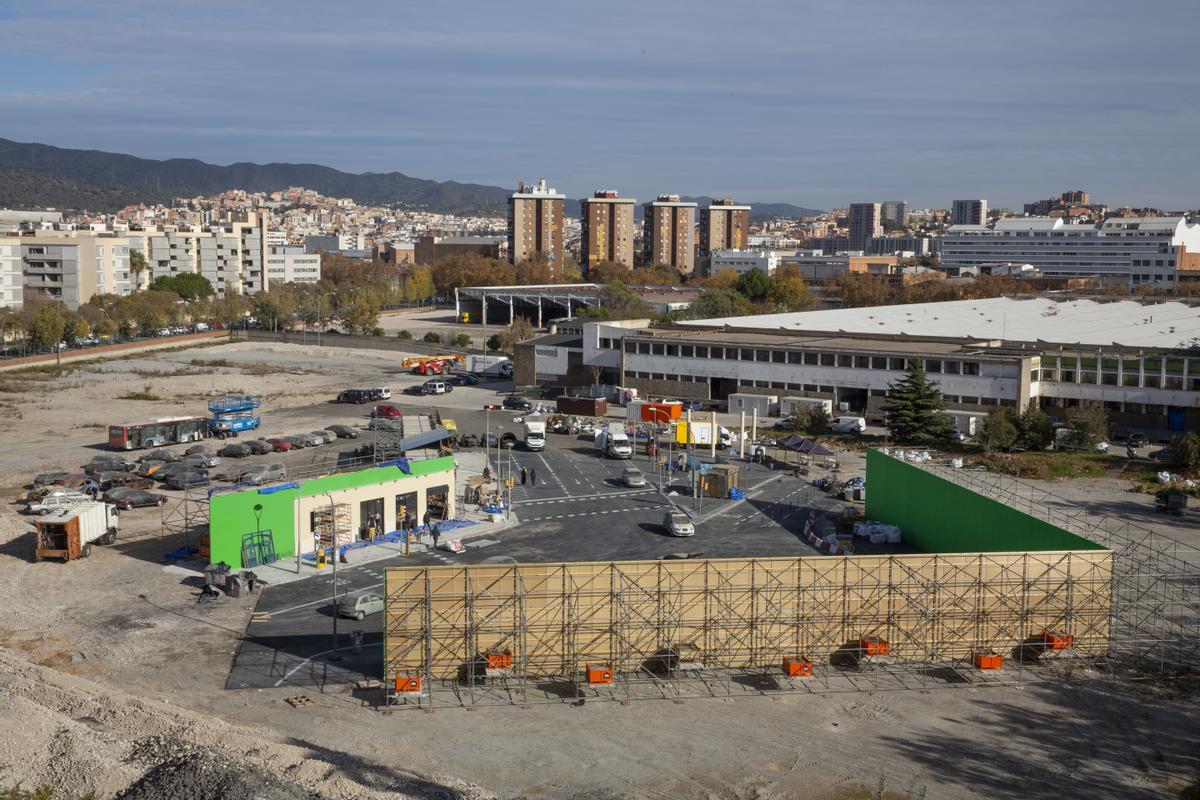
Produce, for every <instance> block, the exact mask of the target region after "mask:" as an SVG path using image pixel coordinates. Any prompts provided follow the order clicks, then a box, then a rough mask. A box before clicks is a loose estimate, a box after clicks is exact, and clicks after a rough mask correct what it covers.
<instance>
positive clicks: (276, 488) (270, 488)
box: [258, 483, 300, 494]
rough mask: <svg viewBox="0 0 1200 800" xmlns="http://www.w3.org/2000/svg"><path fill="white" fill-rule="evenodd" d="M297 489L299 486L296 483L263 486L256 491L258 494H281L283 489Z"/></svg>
mask: <svg viewBox="0 0 1200 800" xmlns="http://www.w3.org/2000/svg"><path fill="white" fill-rule="evenodd" d="M299 488H300V484H298V483H280V484H278V485H276V486H264V487H262V488H261V489H259V490H258V493H259V494H275V493H276V492H282V491H283V490H284V489H299Z"/></svg>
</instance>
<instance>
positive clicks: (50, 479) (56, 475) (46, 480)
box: [33, 472, 71, 486]
mask: <svg viewBox="0 0 1200 800" xmlns="http://www.w3.org/2000/svg"><path fill="white" fill-rule="evenodd" d="M70 474H71V473H69V472H43V473H42V474H40V475H35V476H34V477H33V485H34V486H53V485H54V484H56V483H62V482H63V481H65V480H66V479H67V476H68V475H70Z"/></svg>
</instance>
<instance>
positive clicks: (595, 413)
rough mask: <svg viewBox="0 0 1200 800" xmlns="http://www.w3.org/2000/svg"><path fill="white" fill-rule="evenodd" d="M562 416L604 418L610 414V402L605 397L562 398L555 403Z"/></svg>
mask: <svg viewBox="0 0 1200 800" xmlns="http://www.w3.org/2000/svg"><path fill="white" fill-rule="evenodd" d="M554 403H555V406H556V407H557V410H558V413H560V414H572V415H574V416H576V417H603V416H605V415H606V414H608V401H607V400H605V399H604V398H603V397H566V396H563V397H560V398H558V399H557V400H555V401H554Z"/></svg>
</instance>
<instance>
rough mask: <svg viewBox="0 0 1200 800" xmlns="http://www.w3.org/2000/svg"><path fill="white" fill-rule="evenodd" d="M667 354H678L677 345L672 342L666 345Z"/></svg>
mask: <svg viewBox="0 0 1200 800" xmlns="http://www.w3.org/2000/svg"><path fill="white" fill-rule="evenodd" d="M667 355H669V356H678V355H679V346H678V345H674V344H669V345H667Z"/></svg>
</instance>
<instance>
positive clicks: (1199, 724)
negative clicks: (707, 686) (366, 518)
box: [0, 343, 1200, 800]
mask: <svg viewBox="0 0 1200 800" xmlns="http://www.w3.org/2000/svg"><path fill="white" fill-rule="evenodd" d="M193 362H199V363H193ZM398 371H399V364H398V358H397V356H396V355H395V354H392V353H386V352H371V351H364V352H354V351H346V350H340V349H334V348H328V349H318V348H315V347H310V348H303V347H300V346H296V345H276V344H269V345H264V344H254V345H252V344H249V343H238V344H228V345H220V346H215V347H207V348H203V349H200V350H196V351H193V352H188V351H181V352H172V353H163V354H157V355H146V356H141V357H137V358H131V359H127V360H123V361H119V362H117V361H114V362H108V363H104V364H97V365H88V366H86V367H83V368H79V369H77V370H72V371H70V372H64V373H63V374H61V375H53V374H52V375H48V376H46V377H45V378H44V379H41V378H39V379H36V380H26V381H21V380H20V376H16V377H15V380H16V381H17V383H16V384H12V385H10V388H13V389H15V390H14V391H5V392H0V403H2V404H3V410H4V413H3V414H2V415H0V433H2V434H3V436H4V441H5V443H6V445H7V447H5V448H3V449H2V450H0V487H2V488H0V498H2V499H3V500H4V501H5V502H4V503H3V504H0V575H2V577H0V604H2V607H3V608H4V609H5V614H4V615H3V617H2V618H0V731H3V734H0V786H4V785H7V784H12V783H16V782H18V781H19V782H23V783H24V784H25V785H26V786H33V785H39V784H47V785H51V786H53V787H55V788H57V789H60V790H62V791H63V792H70V793H78V792H85V791H95V792H96V793H97V794H98V795H99V796H101V797H114V796H117V795H119V794H120V793H122V792H128V794H127V795H125V796H127V797H135V798H159V797H161V798H164V800H165V798H168V797H189V796H196V797H200V796H212V797H224V796H245V797H268V798H292V797H296V798H302V797H305V798H306V797H315V796H321V797H334V798H360V797H361V798H384V797H400V798H405V797H414V798H416V797H438V798H484V797H502V798H518V797H538V798H575V799H576V800H582V799H583V798H595V799H596V800H600V799H602V798H605V799H607V798H653V799H654V800H664V799H665V798H696V799H697V800H701V799H703V800H709V799H710V798H713V799H717V798H719V799H721V800H725V799H728V800H742V799H743V798H746V799H749V798H759V799H761V800H775V799H776V798H779V799H780V800H782V799H783V798H796V797H809V798H831V799H832V798H975V797H980V796H990V797H994V798H1034V797H1054V796H1060V797H1114V798H1116V797H1121V798H1126V797H1131V798H1142V797H1146V798H1150V797H1178V796H1181V793H1182V792H1184V791H1188V790H1190V791H1196V788H1195V787H1196V781H1197V779H1198V777H1197V776H1198V775H1200V749H1197V747H1196V745H1195V742H1196V741H1197V736H1200V707H1198V706H1197V703H1196V701H1195V699H1194V697H1191V696H1189V695H1187V694H1185V693H1184V692H1182V691H1181V689H1182V687H1181V686H1179V685H1178V684H1173V685H1171V686H1167V687H1162V686H1158V685H1156V684H1154V683H1145V684H1136V685H1122V686H1113V685H1111V684H1109V683H1106V682H1104V681H1100V680H1096V679H1093V678H1090V677H1087V676H1081V677H1077V678H1076V679H1074V680H1073V681H1071V682H1069V683H1052V684H1030V685H1026V686H1022V687H1007V688H1000V687H997V688H990V689H988V688H983V689H980V688H975V687H970V688H967V687H963V688H959V689H954V688H949V689H940V690H934V691H907V692H895V693H856V694H829V695H790V696H780V697H755V698H750V699H744V700H738V701H723V700H688V701H686V702H682V703H673V702H670V701H657V702H645V703H633V704H630V705H621V704H619V703H594V702H588V703H586V704H584V705H581V706H572V705H568V704H561V705H559V704H554V705H542V706H531V707H526V708H516V707H499V708H487V709H478V710H475V711H467V710H465V709H453V708H448V709H440V710H438V711H436V712H434V713H432V714H427V713H423V712H421V711H413V710H405V711H398V712H396V713H394V714H390V715H385V714H382V713H380V712H379V711H377V710H374V709H373V708H372V707H371V705H370V702H369V699H368V698H366V697H364V696H363V695H362V694H361V693H360V692H358V691H356V690H355V689H354V688H353V687H349V686H346V687H331V688H330V689H328V690H327V691H326V692H324V693H321V692H318V691H315V690H313V689H311V688H303V689H301V688H297V687H294V686H288V685H286V684H285V685H283V686H280V687H278V688H272V689H253V690H237V691H231V690H226V689H225V688H224V686H225V682H226V678H227V676H228V674H229V669H230V664H231V660H232V657H233V654H234V652H235V651H236V649H237V647H238V643H239V640H240V637H241V636H242V634H243V631H244V630H245V627H246V623H247V621H248V619H249V618H250V615H251V613H252V612H253V610H254V605H255V602H256V599H257V598H254V597H244V598H241V599H238V600H232V599H228V598H225V599H224V600H223V601H220V602H217V603H212V604H202V603H198V602H197V599H196V597H197V594H198V586H197V584H196V581H195V579H194V578H193V577H192V576H190V575H188V574H187V573H186V572H185V571H183V570H179V569H177V568H174V567H171V566H169V565H165V564H163V563H162V554H163V552H164V551H165V550H167V549H170V547H172V546H174V544H173V543H172V542H170V541H169V540H164V539H162V538H161V535H160V522H161V517H160V512H159V510H158V509H138V510H136V511H132V512H129V513H126V514H123V515H122V518H121V522H122V526H123V530H122V535H121V538H120V539H119V541H118V543H117V544H116V545H114V546H112V547H104V548H98V549H97V550H96V552H95V553H94V554H93V556H92V557H91V558H89V559H86V560H83V561H78V562H73V563H70V564H65V565H64V564H57V563H33V562H32V561H31V560H30V558H29V550H30V533H29V531H30V530H31V526H30V521H29V519H28V518H26V517H23V516H21V515H19V514H18V513H17V509H16V507H15V506H12V505H9V504H8V503H9V502H11V501H12V500H13V499H14V498H15V497H16V496H17V495H18V494H19V492H20V487H21V486H22V485H23V484H24V483H26V482H27V481H28V480H29V478H30V477H31V476H32V475H33V474H35V473H36V472H39V471H44V470H47V469H50V468H56V467H57V468H75V467H77V466H78V465H80V464H82V463H85V462H86V461H87V460H88V459H90V458H91V456H92V455H94V454H95V453H97V452H101V449H99V447H100V445H101V444H102V442H103V441H104V439H105V433H106V431H105V429H106V426H107V425H108V424H109V423H113V422H128V421H136V420H139V419H142V418H146V419H150V418H154V417H158V416H167V415H173V414H184V413H187V414H191V413H196V414H202V413H204V409H205V404H204V399H205V397H207V396H210V395H213V394H218V393H225V392H235V391H245V392H250V393H254V394H261V395H263V396H264V407H263V417H264V421H265V427H264V430H263V431H262V433H263V434H274V433H299V432H302V431H308V430H313V429H315V428H317V427H320V426H322V425H324V424H329V423H331V422H334V421H338V422H359V423H361V422H363V421H365V420H364V419H363V414H365V413H366V411H367V410H368V409H367V407H365V406H348V407H342V406H333V405H331V404H329V403H328V401H329V400H330V399H331V398H332V397H333V395H334V394H335V393H336V392H337V391H338V390H339V389H341V388H345V387H347V386H353V385H366V386H376V385H386V386H390V387H392V389H393V390H394V391H396V392H397V396H398V397H399V395H398V390H399V389H401V388H403V386H405V385H408V384H410V383H413V382H418V381H419V379H417V378H415V377H413V376H402V375H400V374H398ZM6 380H10V381H11V380H14V377H12V376H10V377H9V378H7V379H6ZM147 387H148V388H147ZM143 391H145V392H146V393H148V394H152V395H155V396H158V397H160V398H162V399H161V400H158V401H144V400H118V399H116V398H117V397H118V396H119V395H122V394H129V393H138V392H143ZM494 392H495V388H494V387H469V388H463V389H460V390H457V391H455V392H454V393H453V394H452V395H450V396H448V397H446V398H439V399H438V401H437V402H438V403H439V405H440V406H441V407H442V408H443V414H446V413H447V410H451V411H453V412H454V413H458V414H462V415H463V416H464V418H471V419H474V415H477V413H478V410H479V408H480V406H481V405H482V403H483V402H484V401H485V399H488V398H491V397H494ZM403 402H405V403H408V404H411V405H413V406H414V407H415V406H418V405H419V404H421V403H423V402H425V401H423V400H419V399H418V400H413V399H411V398H403ZM494 420H495V417H494V416H493V421H494ZM329 447H333V446H332V445H330V446H329ZM319 453H320V450H319V449H318V450H314V451H312V452H308V451H301V454H289V456H295V457H297V458H299V457H303V458H315V457H317V454H319ZM259 460H263V459H262V458H261V457H260V458H259ZM289 463H291V462H289ZM296 463H299V462H298V461H297V462H296ZM1048 488H1050V490H1051V491H1053V492H1055V493H1057V494H1059V495H1062V496H1064V497H1066V498H1067V500H1068V501H1072V502H1078V503H1084V504H1087V505H1089V506H1092V507H1094V508H1098V509H1099V508H1103V509H1104V510H1106V511H1110V512H1111V513H1116V514H1119V515H1128V517H1129V518H1130V519H1135V520H1137V521H1139V522H1144V523H1150V524H1153V525H1154V526H1155V527H1156V528H1157V529H1159V530H1161V531H1163V532H1165V533H1167V534H1168V535H1172V536H1175V537H1177V538H1179V539H1180V540H1182V541H1184V542H1186V543H1187V544H1188V546H1189V547H1192V548H1195V547H1196V546H1197V544H1200V538H1197V530H1196V528H1195V524H1194V521H1191V522H1189V521H1187V520H1183V521H1179V520H1170V521H1168V520H1163V519H1161V518H1158V519H1156V518H1155V515H1154V512H1153V510H1152V507H1151V504H1150V501H1149V498H1147V497H1145V496H1139V495H1135V494H1132V493H1130V492H1128V491H1127V490H1128V482H1127V481H1120V480H1114V479H1095V480H1087V481H1067V482H1054V483H1053V484H1048ZM266 591H268V592H270V591H271V590H270V588H268V589H267V590H266ZM301 694H303V695H306V696H307V697H309V698H310V699H311V700H312V701H313V702H312V703H311V704H303V705H299V706H296V707H293V706H292V705H290V704H289V703H287V702H286V699H287V698H293V697H296V696H297V695H301ZM201 785H207V786H212V787H218V788H219V790H220V791H219V793H210V794H208V795H203V794H197V793H192V794H187V793H185V792H184V790H183V789H181V788H180V787H183V786H192V787H194V786H201ZM1189 787H1191V788H1190V789H1189Z"/></svg>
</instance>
